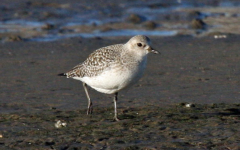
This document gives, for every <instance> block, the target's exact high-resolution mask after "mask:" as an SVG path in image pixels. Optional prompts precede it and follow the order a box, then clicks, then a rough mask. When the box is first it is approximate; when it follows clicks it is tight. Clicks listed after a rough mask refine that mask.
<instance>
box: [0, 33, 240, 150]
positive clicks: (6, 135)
mask: <svg viewBox="0 0 240 150" xmlns="http://www.w3.org/2000/svg"><path fill="white" fill-rule="evenodd" d="M128 39H129V37H118V38H116V37H108V38H88V39H85V38H69V39H64V40H58V41H53V42H25V41H20V42H5V43H1V44H0V56H1V59H0V68H1V69H0V73H1V78H0V88H1V92H0V122H1V123H0V129H1V130H0V136H1V137H0V148H1V149H182V148H183V149H184V148H187V149H189V148H190V149H191V148H193V149H239V148H240V146H239V144H240V141H239V139H240V138H239V134H238V133H239V125H240V118H239V115H240V113H239V112H240V101H239V98H240V93H239V91H240V88H239V82H240V80H239V74H240V71H239V68H240V63H239V60H240V51H239V47H240V44H239V40H240V36H239V35H227V37H226V38H222V39H215V38H214V37H213V36H205V37H201V38H193V37H191V36H175V37H151V36H150V39H151V40H152V43H153V44H152V45H153V46H154V48H155V49H156V50H158V51H160V52H161V55H149V57H148V65H147V69H146V71H145V75H144V77H143V78H142V79H141V80H140V81H139V82H138V83H137V84H135V85H134V86H133V87H132V88H131V89H129V90H128V91H123V92H120V93H119V101H118V110H119V117H120V119H122V120H121V121H120V122H114V121H113V120H112V117H113V114H112V113H113V102H112V95H105V94H101V93H98V92H96V91H94V90H90V94H91V98H92V100H93V106H94V110H93V115H90V116H87V115H86V108H87V99H86V96H85V93H84V90H83V87H82V83H81V82H79V81H76V80H72V79H66V78H63V77H59V76H57V74H58V73H62V72H65V71H68V70H69V69H71V68H72V67H74V66H75V65H77V64H79V63H81V62H83V61H84V60H85V59H86V57H87V56H88V55H89V54H90V53H91V52H92V51H94V50H96V49H97V48H100V47H103V46H107V45H111V44H117V43H125V42H126V41H127V40H128ZM58 120H61V121H62V122H64V123H66V127H65V126H63V127H62V128H56V127H55V125H54V124H55V123H56V122H57V121H58Z"/></svg>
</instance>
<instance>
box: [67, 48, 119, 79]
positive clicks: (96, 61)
mask: <svg viewBox="0 0 240 150" xmlns="http://www.w3.org/2000/svg"><path fill="white" fill-rule="evenodd" d="M122 46H123V44H116V45H111V46H107V47H103V48H100V49H98V50H96V51H94V52H93V53H92V54H90V55H89V57H88V58H87V59H86V60H85V61H84V62H83V63H81V64H79V65H77V66H75V67H74V68H73V69H72V70H70V71H69V72H67V73H66V75H67V77H68V78H73V77H80V78H82V77H85V76H87V77H93V76H96V75H98V74H100V73H102V72H103V71H104V70H105V69H107V68H108V67H110V66H111V65H112V64H114V63H115V62H116V61H118V60H119V57H120V53H121V50H122Z"/></svg>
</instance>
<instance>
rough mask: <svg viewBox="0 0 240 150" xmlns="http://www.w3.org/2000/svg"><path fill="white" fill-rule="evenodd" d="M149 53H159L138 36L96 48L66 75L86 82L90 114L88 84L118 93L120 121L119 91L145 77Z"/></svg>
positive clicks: (142, 37) (148, 42)
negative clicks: (123, 42) (121, 42)
mask: <svg viewBox="0 0 240 150" xmlns="http://www.w3.org/2000/svg"><path fill="white" fill-rule="evenodd" d="M149 52H152V53H155V54H157V53H158V52H157V51H155V50H153V49H152V48H151V46H150V39H149V38H148V37H146V36H143V35H137V36H134V37H132V38H131V39H130V40H129V41H128V42H127V43H125V44H116V45H111V46H107V47H102V48H100V49H98V50H96V51H94V52H93V53H92V54H90V55H89V57H88V58H87V59H86V60H85V61H84V62H83V63H81V64H79V65H77V66H75V67H74V68H73V69H71V70H70V71H68V72H67V73H65V74H64V75H65V76H67V78H73V79H76V80H80V81H82V82H83V86H84V90H85V92H86V95H87V98H88V111H87V114H89V113H91V112H92V102H91V99H90V97H89V94H88V90H87V85H89V86H90V87H92V88H93V89H95V90H97V91H99V92H102V93H106V94H115V96H114V106H115V116H114V118H115V120H118V118H117V104H116V101H117V94H118V92H119V91H120V90H122V89H125V88H127V87H130V86H131V85H132V84H134V83H135V82H137V81H138V80H139V79H140V78H141V77H142V75H143V71H144V69H145V67H146V63H147V54H148V53H149ZM61 75H62V74H61Z"/></svg>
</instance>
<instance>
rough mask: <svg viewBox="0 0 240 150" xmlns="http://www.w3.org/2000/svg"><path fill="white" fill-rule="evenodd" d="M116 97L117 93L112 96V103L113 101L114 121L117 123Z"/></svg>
mask: <svg viewBox="0 0 240 150" xmlns="http://www.w3.org/2000/svg"><path fill="white" fill-rule="evenodd" d="M117 96H118V92H117V93H115V94H114V99H113V101H114V119H115V120H116V121H119V119H118V116H117V100H118V98H117Z"/></svg>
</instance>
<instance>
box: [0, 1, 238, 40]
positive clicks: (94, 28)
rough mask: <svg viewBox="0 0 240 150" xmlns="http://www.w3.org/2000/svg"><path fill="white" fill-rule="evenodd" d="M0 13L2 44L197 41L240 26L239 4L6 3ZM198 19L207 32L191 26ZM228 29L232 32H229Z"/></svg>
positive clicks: (125, 2) (162, 2) (142, 2)
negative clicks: (75, 39) (135, 38)
mask: <svg viewBox="0 0 240 150" xmlns="http://www.w3.org/2000/svg"><path fill="white" fill-rule="evenodd" d="M0 12H1V14H2V17H1V19H0V38H1V40H2V41H14V40H19V39H20V40H30V41H53V40H58V39H62V38H69V37H84V38H92V37H103V36H133V35H136V34H145V35H151V36H175V35H178V34H184V35H192V36H198V35H199V34H200V35H206V34H208V33H211V32H223V33H236V30H235V28H238V23H239V22H236V20H240V19H239V16H240V2H239V1H234V0H217V1H216V0H215V1H213V0H212V1H207V2H202V1H187V0H171V1H167V2H165V1H134V2H128V1H121V2H114V3H113V2H105V3H103V4H102V5H101V6H99V5H98V3H96V2H93V3H91V4H90V3H88V2H87V1H81V2H80V3H73V2H72V3H71V2H70V3H66V2H65V1H64V2H60V3H51V2H49V3H44V2H37V1H35V2H34V1H33V2H19V3H17V4H15V3H12V4H4V3H3V4H2V5H0ZM194 19H202V20H203V21H204V22H205V24H206V25H207V26H204V25H203V26H202V25H200V26H198V25H192V23H191V22H192V20H194ZM219 20H220V21H219ZM227 20H228V21H229V20H230V22H228V21H227ZM231 20H232V22H234V23H232V22H231ZM234 20H235V21H234ZM149 22H150V23H149ZM230 23H231V26H229V27H228V30H226V29H225V28H226V26H227V25H228V24H230ZM195 26H196V27H195ZM109 30H110V31H109ZM239 32H240V31H239ZM14 36H17V37H19V38H14Z"/></svg>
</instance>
